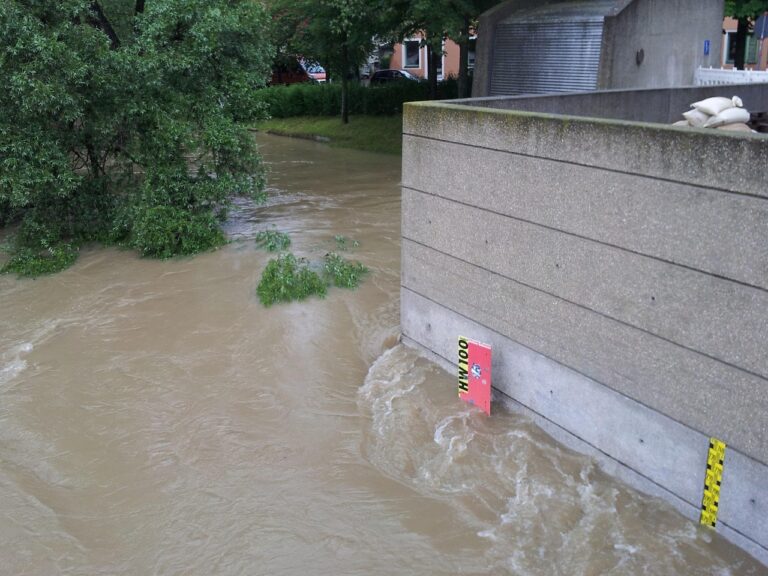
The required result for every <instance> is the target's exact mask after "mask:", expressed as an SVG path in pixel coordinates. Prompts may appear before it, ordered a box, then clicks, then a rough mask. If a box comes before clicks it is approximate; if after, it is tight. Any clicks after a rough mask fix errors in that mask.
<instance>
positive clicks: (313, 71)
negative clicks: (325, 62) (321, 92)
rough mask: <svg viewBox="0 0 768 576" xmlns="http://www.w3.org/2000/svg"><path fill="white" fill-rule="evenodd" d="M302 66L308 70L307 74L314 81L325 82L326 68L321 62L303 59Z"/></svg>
mask: <svg viewBox="0 0 768 576" xmlns="http://www.w3.org/2000/svg"><path fill="white" fill-rule="evenodd" d="M301 67H302V68H304V70H305V71H306V72H307V76H309V78H310V79H311V80H313V81H314V82H325V68H323V67H322V66H320V64H313V63H311V62H307V61H306V60H302V61H301Z"/></svg>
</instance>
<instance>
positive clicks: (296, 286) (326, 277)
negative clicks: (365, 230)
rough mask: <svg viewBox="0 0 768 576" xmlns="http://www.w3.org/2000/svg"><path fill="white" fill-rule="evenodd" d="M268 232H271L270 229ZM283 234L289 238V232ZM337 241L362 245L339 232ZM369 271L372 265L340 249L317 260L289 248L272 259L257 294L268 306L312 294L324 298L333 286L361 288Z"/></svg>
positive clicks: (301, 298)
mask: <svg viewBox="0 0 768 576" xmlns="http://www.w3.org/2000/svg"><path fill="white" fill-rule="evenodd" d="M277 234H281V233H277ZM264 235H265V236H267V235H268V232H265V233H264ZM282 236H285V238H287V235H285V234H283V235H282ZM340 239H341V240H340ZM342 240H343V241H342ZM289 241H290V240H289ZM335 241H336V244H337V246H339V245H344V246H346V245H347V242H349V244H350V245H352V246H359V243H358V242H357V241H355V240H348V239H347V238H345V237H344V236H336V237H335ZM286 247H287V246H286ZM367 272H368V269H367V268H366V267H365V266H364V265H363V264H361V263H360V262H354V261H350V260H347V259H346V258H344V257H342V256H340V255H339V254H338V253H336V252H329V253H327V254H326V255H325V256H324V257H323V260H322V262H321V263H317V264H315V263H311V262H310V261H309V260H307V259H306V258H298V257H296V255H294V254H293V253H291V252H288V253H285V254H280V255H279V256H278V257H277V258H273V259H272V260H270V261H269V263H268V264H267V267H266V268H265V270H264V273H263V274H262V277H261V281H260V282H259V285H258V287H257V288H256V294H257V295H258V297H259V300H260V301H261V303H262V304H264V306H271V305H272V304H276V303H278V302H291V301H293V300H304V299H306V298H309V297H310V296H319V297H321V298H323V297H325V295H326V294H327V292H328V288H330V287H332V286H335V287H337V288H357V287H358V286H359V285H360V282H361V281H362V278H363V276H364V275H365V274H366V273H367Z"/></svg>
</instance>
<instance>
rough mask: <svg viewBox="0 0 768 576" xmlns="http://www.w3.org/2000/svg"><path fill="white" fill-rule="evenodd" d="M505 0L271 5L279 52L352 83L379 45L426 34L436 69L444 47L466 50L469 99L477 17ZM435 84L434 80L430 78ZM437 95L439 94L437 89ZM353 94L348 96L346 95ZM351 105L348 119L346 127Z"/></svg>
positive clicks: (462, 78) (326, 0)
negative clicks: (450, 41) (471, 41)
mask: <svg viewBox="0 0 768 576" xmlns="http://www.w3.org/2000/svg"><path fill="white" fill-rule="evenodd" d="M498 2H499V0H392V1H385V0H368V1H365V0H320V1H317V0H269V2H268V4H269V8H270V10H271V12H272V15H273V22H274V27H275V30H276V31H277V33H276V36H277V38H279V40H278V42H277V44H278V47H279V48H280V47H283V48H284V49H285V50H286V51H287V52H288V53H292V54H294V55H295V54H301V55H302V56H304V57H306V58H310V59H314V60H317V61H318V62H320V63H321V64H323V65H324V66H325V67H326V68H327V69H329V71H330V72H331V75H332V76H335V77H336V78H337V79H340V80H341V81H342V82H346V81H347V79H348V76H349V74H350V72H351V71H352V70H354V69H356V68H357V67H358V66H360V65H361V64H363V63H364V62H365V61H366V59H367V57H368V55H369V54H370V53H371V50H372V49H373V48H374V40H390V41H401V40H402V39H403V38H404V37H406V36H410V35H413V34H414V33H416V32H421V33H422V34H423V37H424V44H425V45H426V46H427V48H428V51H429V55H430V56H429V58H430V68H431V69H435V68H436V66H435V65H436V63H437V61H438V60H439V58H440V57H441V54H442V50H443V48H442V46H443V41H444V40H445V39H446V38H451V39H453V40H455V41H456V42H457V43H458V44H459V46H460V47H461V54H462V57H461V62H462V65H461V66H460V72H459V86H460V94H463V95H469V83H468V80H467V53H468V46H469V37H470V30H471V29H472V28H473V27H474V25H475V23H476V20H477V17H478V16H479V15H480V13H482V12H483V11H484V10H486V9H487V8H489V7H491V6H493V5H495V4H497V3H498ZM430 78H431V79H432V81H433V82H435V81H436V79H433V78H434V75H432V76H430ZM432 88H433V89H432V94H433V96H434V94H435V86H434V84H433V87H432ZM343 93H344V94H347V90H346V89H343ZM342 101H343V102H344V103H345V104H343V105H342V119H343V120H344V121H345V122H346V119H347V114H346V112H345V110H346V109H347V108H346V102H347V100H346V99H342Z"/></svg>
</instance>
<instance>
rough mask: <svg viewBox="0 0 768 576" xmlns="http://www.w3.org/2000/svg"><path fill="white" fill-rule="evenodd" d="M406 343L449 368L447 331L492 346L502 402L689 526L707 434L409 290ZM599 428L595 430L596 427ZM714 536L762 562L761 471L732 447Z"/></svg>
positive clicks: (764, 509) (766, 487) (764, 489)
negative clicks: (662, 502) (674, 512)
mask: <svg viewBox="0 0 768 576" xmlns="http://www.w3.org/2000/svg"><path fill="white" fill-rule="evenodd" d="M401 305H402V310H403V316H402V324H403V332H404V333H405V334H410V336H406V337H405V338H404V342H405V343H406V344H408V345H411V346H417V347H419V348H421V349H422V350H424V351H425V352H426V353H427V355H428V357H430V358H432V359H433V360H434V361H436V362H437V363H438V364H440V365H441V366H442V367H443V368H444V369H446V370H449V371H453V369H454V367H455V364H454V363H453V360H454V359H453V356H454V354H455V352H456V338H455V337H454V335H455V334H464V335H466V334H471V335H472V337H473V338H476V339H478V340H480V341H482V342H486V343H488V344H490V345H491V346H493V349H494V356H493V372H494V382H495V385H496V386H499V388H498V389H499V391H500V392H501V394H500V395H495V397H494V402H499V401H500V402H502V403H503V404H504V405H506V406H507V407H508V408H510V409H512V410H518V409H522V411H523V412H524V413H526V414H527V415H529V416H530V417H531V418H532V419H533V421H534V422H536V424H538V425H539V426H540V427H541V428H542V429H544V430H545V431H546V432H548V433H549V434H551V435H552V436H553V437H554V438H556V439H557V440H558V441H560V442H562V443H563V444H565V445H566V446H568V447H569V448H572V449H575V450H579V451H581V452H584V453H586V454H589V455H590V456H592V457H593V458H595V459H596V460H597V462H598V463H599V464H600V466H601V468H603V469H604V470H605V471H606V472H607V473H609V474H612V475H613V476H615V477H616V478H619V479H620V480H622V481H624V482H627V483H628V484H629V485H631V486H633V487H635V488H637V489H639V490H642V491H644V492H646V493H648V494H651V495H653V496H656V497H659V498H663V499H664V500H666V501H667V502H669V503H670V504H672V505H673V506H674V507H675V509H676V510H678V511H679V512H680V513H681V514H683V515H685V516H686V517H688V518H690V519H691V520H692V521H694V522H697V521H698V518H699V514H700V511H701V507H700V503H701V492H702V488H703V484H704V472H703V471H704V469H705V467H706V460H707V449H708V445H709V438H708V437H707V436H706V435H704V434H701V433H697V432H695V431H693V430H691V429H690V428H688V427H687V426H684V425H683V424H681V423H679V422H676V421H674V420H673V419H671V418H669V417H666V416H664V415H663V414H661V413H659V412H657V411H655V410H652V409H649V408H648V407H646V406H643V405H642V404H640V403H638V402H635V401H633V400H631V399H630V398H627V397H626V396H623V395H622V394H619V393H617V392H615V391H613V390H611V389H609V388H607V387H605V386H602V385H600V384H598V383H597V382H595V381H594V380H592V379H591V378H588V377H586V376H584V375H582V374H579V373H578V372H576V371H574V370H571V369H569V368H568V367H566V366H564V365H562V364H560V363H558V362H555V361H554V360H551V359H550V358H547V357H546V356H542V355H541V354H538V353H536V352H534V351H532V350H530V349H529V348H526V347H525V346H521V345H520V344H518V343H516V342H515V341H513V340H510V339H508V338H505V337H503V336H501V335H500V334H498V333H496V332H494V331H493V330H491V329H489V328H487V327H485V326H483V325H481V324H478V323H477V322H474V321H472V320H470V319H468V318H466V317H464V316H462V315H461V314H457V313H455V312H453V311H451V310H448V309H447V308H445V307H443V306H441V305H439V304H437V303H436V302H433V301H431V300H429V299H427V298H424V297H422V296H420V295H418V294H416V293H415V292H412V291H411V290H409V289H407V288H403V290H402V293H401ZM598 423H599V424H598ZM726 460H727V464H726V466H725V469H726V471H727V472H726V473H725V474H724V478H723V489H722V492H721V494H722V498H721V501H720V515H719V521H718V526H717V531H718V532H719V533H721V534H722V535H724V536H725V537H726V538H728V539H729V540H730V541H732V542H734V543H735V544H737V545H739V546H741V547H742V548H743V549H745V550H747V551H748V552H749V553H750V554H752V555H753V556H754V557H755V558H757V559H758V560H760V561H761V562H763V563H764V564H766V565H768V467H766V466H764V465H763V464H760V463H758V462H756V461H754V460H752V459H750V458H748V457H746V456H744V455H743V454H741V453H739V452H737V451H736V450H734V449H733V448H730V449H729V450H728V452H727V454H726Z"/></svg>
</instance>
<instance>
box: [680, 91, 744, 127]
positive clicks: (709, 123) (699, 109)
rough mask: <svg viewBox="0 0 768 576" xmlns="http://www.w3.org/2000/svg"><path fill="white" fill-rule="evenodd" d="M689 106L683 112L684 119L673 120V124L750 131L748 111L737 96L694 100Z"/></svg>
mask: <svg viewBox="0 0 768 576" xmlns="http://www.w3.org/2000/svg"><path fill="white" fill-rule="evenodd" d="M691 108H692V110H689V111H688V112H685V113H684V114H683V118H685V120H680V121H679V122H675V123H674V126H693V127H694V128H718V129H719V130H740V131H744V132H752V129H751V128H750V127H749V126H747V122H749V112H747V111H746V110H745V109H744V104H743V102H742V101H741V98H739V97H738V96H734V97H733V98H724V97H722V96H715V97H714V98H707V99H706V100H702V101H701V102H694V103H693V104H691Z"/></svg>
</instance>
